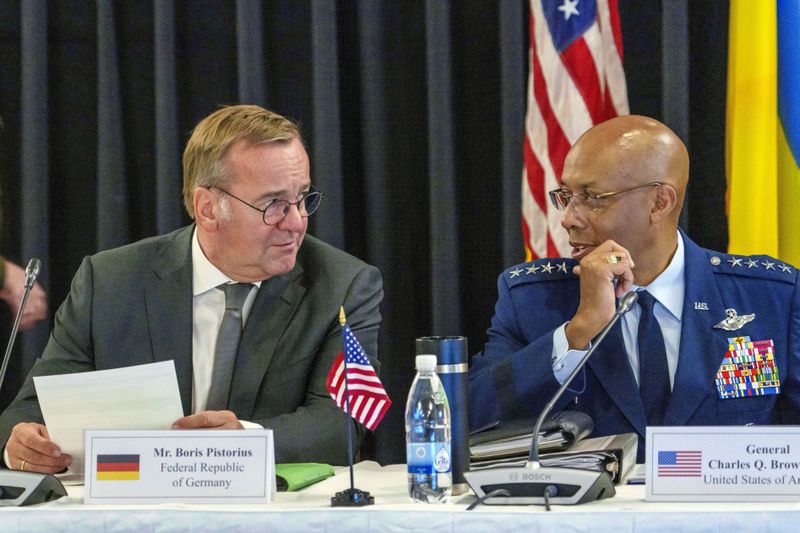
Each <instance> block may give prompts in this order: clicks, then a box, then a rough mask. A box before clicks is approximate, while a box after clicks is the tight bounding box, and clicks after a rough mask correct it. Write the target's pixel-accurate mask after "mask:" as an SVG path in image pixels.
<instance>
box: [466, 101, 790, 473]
mask: <svg viewBox="0 0 800 533" xmlns="http://www.w3.org/2000/svg"><path fill="white" fill-rule="evenodd" d="M688 176H689V157H688V153H687V151H686V147H685V146H684V145H683V143H682V142H681V141H680V139H678V137H677V136H676V135H675V134H674V133H673V132H672V131H670V130H669V128H667V127H666V126H664V125H663V124H661V123H660V122H658V121H655V120H652V119H649V118H646V117H640V116H625V117H618V118H615V119H612V120H609V121H607V122H604V123H602V124H599V125H598V126H595V127H594V128H592V129H590V130H589V131H587V132H586V133H585V134H584V135H583V136H581V138H580V139H578V141H577V142H576V143H575V145H574V146H573V147H572V149H571V150H570V152H569V153H568V154H567V158H566V161H565V163H564V172H563V176H562V187H561V188H560V189H558V190H555V191H552V192H551V193H550V198H551V201H552V202H553V203H554V204H555V205H556V207H557V208H559V209H562V210H563V212H564V215H563V219H562V226H563V227H564V229H565V230H566V231H567V232H568V233H569V242H570V245H571V246H572V258H571V259H567V258H560V259H540V260H537V261H534V262H531V263H525V264H521V265H517V266H515V267H513V268H511V269H508V270H506V271H505V272H504V273H503V274H502V275H501V276H500V279H499V281H498V288H499V299H498V302H497V304H496V308H495V316H494V318H493V319H492V325H491V327H490V329H489V331H488V342H487V343H486V346H485V348H484V351H483V352H482V353H480V354H478V355H477V356H475V357H474V358H473V361H472V365H471V367H470V372H469V377H470V425H471V426H472V428H473V429H474V428H478V427H483V426H485V425H487V424H491V423H493V422H495V421H502V420H509V419H517V418H526V417H527V418H530V417H534V416H536V415H538V413H539V412H540V410H541V409H542V407H543V406H544V405H545V404H546V403H547V401H548V400H549V399H550V398H551V397H552V396H553V394H554V393H555V391H556V390H557V389H558V387H559V386H560V384H561V383H563V382H564V381H565V379H566V377H567V376H568V375H569V373H570V372H571V371H572V370H573V369H574V368H575V366H576V364H577V362H578V360H579V359H580V357H581V355H583V353H585V352H584V350H587V349H588V348H589V347H590V346H591V343H592V339H594V338H595V336H596V335H597V334H598V333H599V332H600V330H601V329H602V328H603V327H604V326H605V324H606V323H607V322H608V321H609V320H610V319H611V317H612V315H613V313H614V311H615V309H616V306H617V302H618V298H619V297H620V296H622V295H623V294H625V293H626V292H628V291H630V290H637V291H640V292H639V298H638V303H637V304H636V305H635V306H634V307H633V308H632V309H631V311H630V312H628V313H627V314H625V315H624V316H623V318H622V320H620V322H618V323H617V325H616V326H615V328H613V329H612V331H611V332H610V333H609V335H608V337H607V338H606V339H605V341H604V342H603V344H602V345H601V346H599V347H598V349H597V352H596V353H595V354H594V355H593V356H592V358H591V359H590V360H589V363H588V365H587V367H586V369H585V370H584V371H583V372H582V373H581V374H579V375H578V377H577V378H576V379H575V381H574V382H573V383H572V384H571V385H570V388H569V390H568V392H567V393H566V394H565V395H564V397H563V398H562V401H561V405H560V407H561V408H564V407H567V408H570V409H578V410H581V411H584V412H586V413H587V414H589V416H591V417H592V419H593V420H594V423H595V429H594V433H593V435H594V436H601V435H610V434H617V433H626V432H635V433H637V434H638V435H639V454H638V455H639V456H638V459H639V460H640V461H641V460H642V459H643V458H644V436H645V427H646V426H647V425H653V426H657V425H745V424H797V423H800V290H799V289H798V282H797V281H798V276H797V271H796V270H795V268H794V267H793V266H790V265H788V264H785V263H783V262H781V261H779V260H776V259H773V258H771V257H768V256H752V257H746V256H739V255H728V254H721V253H717V252H713V251H711V250H706V249H703V248H700V247H699V246H698V245H696V244H695V243H694V242H692V241H691V239H689V238H688V237H687V236H686V234H684V233H683V232H682V231H680V230H679V229H678V219H679V215H680V209H681V206H682V204H683V197H684V193H685V191H686V184H687V181H688ZM754 216H756V215H755V214H754ZM733 339H736V342H738V343H740V344H741V343H742V342H746V341H747V340H748V339H749V341H751V342H754V343H757V342H760V341H763V342H764V343H763V344H760V345H759V346H769V347H770V348H771V355H768V356H764V357H763V360H761V359H762V358H759V359H760V361H761V362H760V363H759V364H750V365H746V364H739V365H738V366H737V365H736V363H737V362H739V361H738V360H737V359H736V358H735V357H734V359H731V354H729V353H728V352H729V350H730V348H731V344H732V343H733V342H734V340H733ZM769 341H771V345H770V342H769ZM762 351H766V350H762ZM726 354H727V358H726ZM724 358H725V361H723V359H724ZM731 363H733V364H731ZM737 368H738V369H739V370H736V369H737ZM742 368H746V369H750V370H748V372H745V373H744V374H742V372H741V369H742ZM748 373H749V374H752V375H751V376H749V377H745V378H742V377H741V376H742V375H745V376H746V375H747V374H748ZM737 376H738V377H737ZM754 376H757V377H754ZM737 382H738V383H737Z"/></svg>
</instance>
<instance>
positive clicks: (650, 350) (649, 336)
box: [638, 291, 672, 426]
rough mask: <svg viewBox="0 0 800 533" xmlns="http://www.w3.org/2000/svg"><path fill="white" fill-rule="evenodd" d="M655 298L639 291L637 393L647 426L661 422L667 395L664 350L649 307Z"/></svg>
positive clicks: (669, 392) (665, 351) (654, 318)
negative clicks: (640, 398)
mask: <svg viewBox="0 0 800 533" xmlns="http://www.w3.org/2000/svg"><path fill="white" fill-rule="evenodd" d="M655 303H656V299H655V298H653V296H652V295H651V294H650V293H649V292H647V291H639V306H640V307H641V308H642V314H641V317H639V337H638V343H639V394H640V396H641V397H642V403H643V404H644V412H645V414H646V415H647V425H648V426H660V425H661V424H662V422H663V421H664V414H665V413H666V411H667V404H668V403H669V397H670V394H672V391H671V389H670V386H669V368H668V367H667V350H666V348H665V347H664V335H662V333H661V326H659V324H658V321H657V320H656V317H655V315H654V314H653V306H654V305H655Z"/></svg>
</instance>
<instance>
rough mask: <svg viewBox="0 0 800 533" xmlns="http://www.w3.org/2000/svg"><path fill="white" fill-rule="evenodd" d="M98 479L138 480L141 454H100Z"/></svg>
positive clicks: (98, 457)
mask: <svg viewBox="0 0 800 533" xmlns="http://www.w3.org/2000/svg"><path fill="white" fill-rule="evenodd" d="M97 479H98V480H103V481H112V480H113V481H125V480H138V479H139V456H138V455H100V454H98V456H97Z"/></svg>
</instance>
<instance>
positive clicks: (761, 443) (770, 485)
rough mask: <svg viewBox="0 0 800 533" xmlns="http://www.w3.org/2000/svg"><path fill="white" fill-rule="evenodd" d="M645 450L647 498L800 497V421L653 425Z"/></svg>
mask: <svg viewBox="0 0 800 533" xmlns="http://www.w3.org/2000/svg"><path fill="white" fill-rule="evenodd" d="M646 452H647V453H646V458H647V464H646V469H645V470H646V484H647V495H646V499H647V500H653V501H701V500H702V501H798V500H800V426H698V427H669V426H665V427H648V428H647V450H646Z"/></svg>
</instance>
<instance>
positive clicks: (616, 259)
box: [606, 254, 623, 265]
mask: <svg viewBox="0 0 800 533" xmlns="http://www.w3.org/2000/svg"><path fill="white" fill-rule="evenodd" d="M622 259H623V258H622V256H621V255H613V254H612V255H609V256H608V257H606V261H607V262H608V264H609V265H616V264H617V263H619V262H620V261H622Z"/></svg>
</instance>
